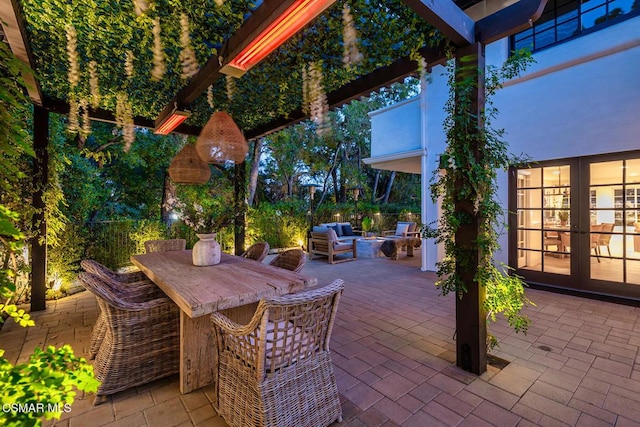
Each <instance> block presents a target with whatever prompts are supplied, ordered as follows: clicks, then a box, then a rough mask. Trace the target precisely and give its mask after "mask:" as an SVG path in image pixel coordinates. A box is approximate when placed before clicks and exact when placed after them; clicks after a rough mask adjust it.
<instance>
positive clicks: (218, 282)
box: [131, 250, 318, 393]
mask: <svg viewBox="0 0 640 427" xmlns="http://www.w3.org/2000/svg"><path fill="white" fill-rule="evenodd" d="M131 262H133V264H134V265H136V266H137V267H138V268H140V270H142V272H143V273H144V274H146V275H147V276H148V277H149V278H150V279H151V280H153V282H154V283H155V284H156V285H158V287H159V288H160V289H162V290H163V291H164V293H165V294H167V296H168V297H169V298H171V299H172V300H173V301H174V302H175V303H176V304H177V305H178V307H180V391H181V392H182V393H188V392H190V391H192V390H196V389H198V388H200V387H204V386H206V385H209V384H212V383H213V382H214V381H215V376H214V372H215V369H214V368H215V354H216V351H215V337H214V336H213V328H212V327H211V320H210V316H209V314H211V313H213V312H214V311H221V312H222V313H223V314H225V315H226V316H227V317H229V318H231V319H232V320H234V321H236V322H239V323H243V324H244V323H248V321H249V320H250V319H251V317H252V316H253V313H254V312H255V309H256V306H257V303H258V301H260V300H261V299H262V298H265V297H270V296H276V295H285V294H290V293H293V292H296V291H299V290H302V289H304V288H307V287H310V286H315V285H316V284H317V283H318V280H317V279H316V278H312V277H307V276H303V275H302V274H300V273H294V272H292V271H289V270H285V269H283V268H279V267H274V266H271V265H268V264H263V263H260V262H257V261H253V260H250V259H246V258H242V257H238V256H233V255H229V254H225V253H223V254H222V258H221V262H220V264H217V265H211V266H206V267H197V266H194V265H193V262H192V259H191V251H190V250H189V251H170V252H155V253H149V254H143V255H133V256H132V257H131Z"/></svg>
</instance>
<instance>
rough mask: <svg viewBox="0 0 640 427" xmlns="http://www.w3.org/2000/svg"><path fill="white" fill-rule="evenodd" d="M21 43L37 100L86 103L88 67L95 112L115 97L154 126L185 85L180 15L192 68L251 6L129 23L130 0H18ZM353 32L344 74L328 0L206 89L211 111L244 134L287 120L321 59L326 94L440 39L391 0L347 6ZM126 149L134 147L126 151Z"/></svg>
mask: <svg viewBox="0 0 640 427" xmlns="http://www.w3.org/2000/svg"><path fill="white" fill-rule="evenodd" d="M20 3H21V6H22V9H23V12H24V16H25V21H26V28H27V32H28V34H27V36H28V39H29V40H30V42H31V45H32V48H33V50H34V52H36V55H35V60H36V67H37V68H36V69H37V72H38V76H39V78H40V81H41V84H42V87H43V91H44V94H45V95H46V96H50V97H51V98H53V99H62V100H65V99H68V98H69V96H70V94H74V95H75V96H77V97H78V99H83V98H84V99H88V98H89V90H90V85H89V82H88V78H87V77H86V76H87V75H88V73H87V69H88V68H89V66H88V64H89V63H90V61H95V62H96V63H97V77H98V81H99V85H100V93H101V95H102V97H101V98H102V99H101V101H100V106H99V107H100V108H102V109H106V110H108V111H115V100H116V94H118V93H121V92H126V93H127V95H128V96H129V99H130V101H131V103H132V109H133V114H134V115H135V116H140V117H144V118H147V119H150V120H154V119H155V118H156V117H157V116H158V114H159V113H160V111H161V110H162V108H163V107H164V106H165V105H167V104H168V103H169V102H170V101H171V98H172V96H173V95H174V94H176V93H177V92H178V90H179V89H180V88H182V87H184V85H185V81H184V80H182V79H181V77H180V74H181V61H180V52H181V46H180V24H179V21H180V14H182V13H185V14H187V15H188V17H189V20H190V30H191V31H190V33H191V44H192V46H193V48H194V50H195V53H196V57H197V60H198V63H199V64H200V65H204V64H205V62H206V61H207V60H208V59H209V58H210V57H212V56H214V57H215V56H217V55H219V54H222V52H219V51H218V49H219V48H220V46H221V45H222V43H223V41H224V40H225V39H226V38H228V37H229V35H230V34H233V33H234V32H235V31H236V30H237V29H238V28H239V27H240V25H241V24H242V22H243V20H244V17H245V16H246V15H247V14H249V13H250V12H251V11H252V10H253V9H254V8H255V6H256V4H257V3H258V2H256V1H255V0H237V1H226V2H224V4H223V5H222V6H217V5H212V3H211V2H202V1H196V0H183V1H175V0H156V1H153V2H147V3H148V4H149V9H148V10H147V11H146V13H144V14H142V15H140V16H137V15H136V14H135V12H134V10H133V2H113V1H107V0H81V1H74V2H73V3H69V2H66V1H62V0H22V1H21V2H20ZM349 4H350V6H351V9H352V11H353V13H354V19H355V25H356V29H357V31H358V35H359V49H360V51H361V53H362V54H363V57H364V59H363V61H362V62H360V63H359V64H356V65H354V66H352V67H349V68H348V69H347V68H345V67H344V64H343V62H342V54H343V52H342V49H343V42H342V30H343V25H342V3H341V2H336V3H335V4H334V5H333V6H331V7H329V8H328V9H327V10H326V11H325V12H323V13H322V14H321V15H320V17H319V18H318V19H316V20H315V21H314V22H313V23H312V24H311V25H308V26H307V27H306V28H304V29H303V30H302V31H300V32H299V33H298V34H296V35H294V36H293V37H292V38H291V39H290V40H288V41H287V42H286V43H285V44H284V45H283V46H281V47H280V48H278V49H276V51H275V52H273V53H272V54H271V55H269V57H268V58H266V59H265V60H264V61H262V62H261V63H260V64H258V65H257V66H255V67H254V68H252V69H251V70H249V72H248V73H246V74H245V75H244V76H243V77H242V78H239V79H235V86H236V90H235V92H234V95H233V97H232V99H229V97H228V96H227V93H226V88H225V79H224V78H220V79H218V80H217V81H216V83H215V84H214V87H213V95H214V105H215V109H220V110H225V111H228V112H229V113H230V114H231V115H232V116H233V117H234V118H235V119H236V120H237V121H238V124H239V126H240V127H241V128H242V129H244V130H248V129H252V128H255V127H256V126H258V125H260V124H264V123H266V122H267V121H270V120H272V119H274V118H276V117H287V116H288V115H289V114H290V113H291V112H293V111H295V110H296V109H298V108H300V107H301V105H302V66H303V65H304V64H306V63H308V62H310V61H313V60H319V59H322V61H323V72H324V77H325V78H324V85H325V90H326V91H327V92H331V91H333V90H335V89H337V88H339V87H341V86H343V85H344V84H346V83H347V82H349V81H352V80H354V79H356V78H357V77H360V76H363V75H365V74H367V73H369V72H371V71H373V70H374V69H377V68H379V67H381V66H384V65H388V64H390V63H392V62H393V61H394V60H396V59H397V58H400V57H405V56H409V55H410V54H411V53H412V52H415V50H416V49H417V48H419V47H422V46H423V45H424V44H425V40H428V41H431V40H433V43H434V44H435V43H438V42H439V41H440V40H441V38H440V37H439V36H438V34H437V33H436V32H435V31H434V30H433V29H432V27H430V26H429V25H428V24H426V23H425V21H424V20H423V19H422V18H421V17H419V16H418V15H417V14H416V13H415V12H413V11H412V10H411V9H410V8H409V7H407V6H406V5H405V4H404V3H403V2H402V1H400V0H387V1H385V2H370V1H368V0H350V1H349ZM155 18H159V19H160V22H161V29H162V31H161V37H162V43H163V45H164V53H165V54H166V65H167V73H166V74H165V76H164V78H163V79H162V80H161V81H154V80H152V79H151V78H150V75H151V69H152V67H153V60H152V57H153V36H152V28H153V20H154V19H155ZM69 24H73V25H74V26H75V29H76V31H77V40H78V43H77V52H78V63H79V68H80V70H81V79H80V82H79V84H78V86H77V87H75V88H71V87H70V83H69V81H68V78H67V71H68V69H69V61H68V56H67V39H66V26H67V25H69ZM127 51H131V52H132V53H133V56H134V68H135V73H134V75H133V76H131V77H130V78H127V76H126V74H125V70H124V62H125V56H126V52H127ZM206 98H207V96H206V91H205V93H204V94H202V95H201V96H200V97H198V99H196V100H195V101H194V102H193V104H192V110H193V111H194V114H193V116H192V117H191V118H190V119H189V124H194V125H203V124H204V123H205V122H206V120H207V119H208V117H209V116H210V114H211V112H212V109H211V108H210V107H209V105H208V103H207V99H206ZM134 146H135V144H134Z"/></svg>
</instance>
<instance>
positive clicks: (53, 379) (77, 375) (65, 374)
mask: <svg viewBox="0 0 640 427" xmlns="http://www.w3.org/2000/svg"><path fill="white" fill-rule="evenodd" d="M3 354H4V351H3V350H0V383H1V384H2V385H3V387H2V390H1V391H0V405H2V408H3V411H2V412H0V421H1V422H2V425H5V426H15V427H22V426H35V425H40V420H39V418H41V417H43V416H44V417H45V418H46V419H48V420H49V419H52V418H56V419H59V418H60V416H61V415H62V413H63V411H65V410H67V411H68V410H69V409H70V406H66V407H65V405H71V404H73V402H74V399H75V396H76V391H75V389H78V390H82V391H86V392H95V391H97V390H98V385H99V384H100V383H99V382H98V381H97V380H96V379H95V378H94V377H93V366H91V365H89V364H88V363H87V362H86V360H84V359H83V358H79V357H76V356H75V355H74V354H73V350H72V349H71V347H69V346H68V345H65V346H63V347H61V348H59V349H56V348H55V347H53V346H49V347H47V348H46V349H44V350H41V349H39V348H36V349H35V351H34V352H33V354H32V355H31V357H30V358H29V362H27V363H21V364H18V365H15V366H13V365H11V363H9V362H8V361H7V360H6V359H5V358H4V357H2V356H3ZM18 405H22V408H27V409H26V410H24V409H22V410H21V409H20V407H19V406H18ZM5 408H7V409H10V410H9V411H5Z"/></svg>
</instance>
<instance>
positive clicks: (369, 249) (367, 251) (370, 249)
mask: <svg viewBox="0 0 640 427" xmlns="http://www.w3.org/2000/svg"><path fill="white" fill-rule="evenodd" d="M382 243H384V239H379V238H373V239H366V238H362V239H358V240H357V241H356V248H357V250H358V258H379V257H381V256H382V255H381V253H380V247H381V246H382Z"/></svg>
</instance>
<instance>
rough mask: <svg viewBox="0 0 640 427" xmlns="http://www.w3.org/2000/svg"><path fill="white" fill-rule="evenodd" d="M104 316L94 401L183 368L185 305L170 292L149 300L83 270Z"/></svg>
mask: <svg viewBox="0 0 640 427" xmlns="http://www.w3.org/2000/svg"><path fill="white" fill-rule="evenodd" d="M80 281H81V283H82V284H83V286H84V287H85V288H86V289H87V290H88V291H89V292H91V293H93V294H94V295H95V297H96V299H97V301H98V305H99V306H100V309H101V310H102V313H103V314H104V316H105V324H106V332H105V335H104V340H103V342H102V345H100V349H99V350H98V354H97V355H96V358H95V362H94V367H93V368H94V373H95V377H96V378H97V379H98V380H99V381H100V382H101V384H100V386H99V387H98V391H97V393H96V399H95V401H94V405H97V404H99V403H102V401H103V400H104V397H105V396H107V395H110V394H113V393H117V392H119V391H123V390H126V389H129V388H131V387H135V386H138V385H141V384H145V383H148V382H150V381H154V380H156V379H159V378H163V377H166V376H168V375H172V374H175V373H177V372H178V371H179V356H180V348H179V343H180V337H179V332H180V331H179V327H180V310H179V309H178V306H177V305H176V304H175V303H174V302H173V301H171V300H170V299H169V298H167V297H163V298H153V299H148V300H146V301H141V300H139V299H135V298H131V297H130V296H129V295H126V294H119V293H118V292H117V290H115V289H114V288H113V286H112V285H113V282H109V281H105V280H103V279H102V278H100V277H98V276H95V275H93V274H90V273H80Z"/></svg>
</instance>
